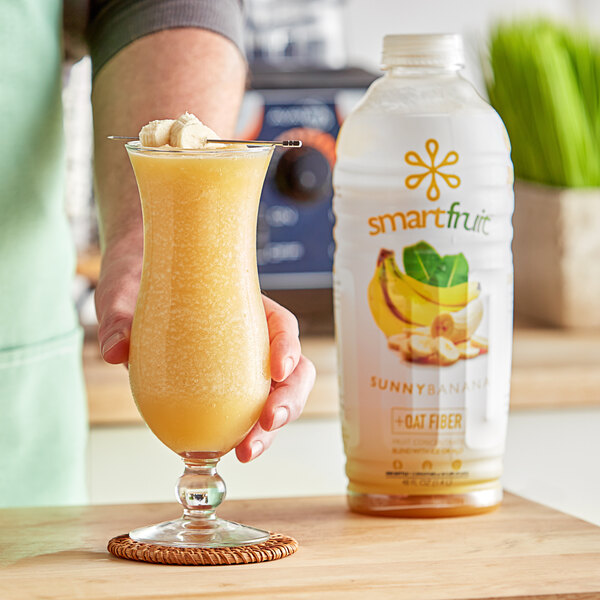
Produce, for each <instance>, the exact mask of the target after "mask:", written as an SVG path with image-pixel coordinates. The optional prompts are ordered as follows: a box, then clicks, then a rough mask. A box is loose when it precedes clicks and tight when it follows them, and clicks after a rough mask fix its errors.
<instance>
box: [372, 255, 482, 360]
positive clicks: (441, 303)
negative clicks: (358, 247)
mask: <svg viewBox="0 0 600 600" xmlns="http://www.w3.org/2000/svg"><path fill="white" fill-rule="evenodd" d="M464 279H467V277H466V276H465V277H464ZM480 291H481V286H480V285H479V283H478V282H476V281H468V280H467V281H461V282H460V283H458V284H456V285H451V286H447V287H442V286H435V285H430V284H429V283H425V282H423V281H419V280H417V279H415V278H414V277H411V276H410V275H408V274H406V273H403V272H402V271H401V270H400V269H399V268H398V265H397V263H396V258H395V253H394V251H392V250H386V249H383V248H382V249H381V251H380V252H379V256H378V258H377V266H376V268H375V273H374V274H373V278H372V279H371V281H370V283H369V287H368V301H369V308H370V310H371V314H372V316H373V319H374V321H375V323H376V324H377V326H378V327H379V329H380V330H381V331H382V332H383V333H384V335H385V336H386V337H387V339H388V348H389V349H390V350H391V351H393V352H396V353H398V354H399V355H400V356H401V357H402V358H403V359H404V360H408V361H413V362H421V363H423V364H431V365H438V366H450V365H452V364H454V363H456V362H457V361H458V360H461V359H463V360H466V359H470V358H475V357H476V356H479V355H480V354H482V353H485V352H487V340H486V339H485V338H483V337H481V336H475V335H474V334H475V332H476V331H477V329H478V327H479V325H480V324H481V321H482V319H483V314H484V307H483V303H482V302H481V300H480V299H479V294H480ZM471 338H473V342H472V343H471Z"/></svg>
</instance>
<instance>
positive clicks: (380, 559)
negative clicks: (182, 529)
mask: <svg viewBox="0 0 600 600" xmlns="http://www.w3.org/2000/svg"><path fill="white" fill-rule="evenodd" d="M220 514H221V516H223V517H225V518H229V519H234V520H238V521H241V522H244V523H248V524H252V525H255V526H257V527H261V528H264V529H269V530H271V531H278V532H281V533H285V534H287V535H291V536H293V537H294V538H296V539H297V540H298V542H299V543H300V548H299V550H298V551H297V552H296V553H295V554H294V555H292V556H290V557H287V558H284V559H281V560H278V561H274V562H271V563H262V564H254V565H234V566H219V567H178V566H165V565H152V564H145V563H137V562H132V561H127V560H121V559H117V558H115V557H113V556H111V555H110V554H109V553H108V552H107V551H106V544H107V542H108V540H109V539H110V538H112V537H113V536H115V535H118V534H121V533H125V532H126V531H128V530H129V529H130V528H134V527H138V526H141V525H145V524H148V523H153V522H158V521H162V520H166V519H171V518H173V517H176V516H178V510H177V507H176V505H175V504H173V505H169V504H153V505H142V506H135V505H122V506H94V507H84V508H48V509H14V510H12V509H11V510H8V509H5V510H0V562H1V563H2V566H1V567H0V598H2V599H7V600H25V599H27V600H31V599H36V600H37V599H40V600H41V599H44V600H75V599H82V598H85V599H86V600H109V599H110V600H116V599H119V598H126V599H128V600H135V599H142V598H143V599H145V600H150V599H184V598H185V599H187V598H190V599H191V598H212V599H215V598H219V599H220V598H223V599H237V598H239V599H246V598H248V599H252V598H256V599H259V598H260V599H263V598H285V599H288V598H289V599H292V600H294V599H310V600H320V599H325V600H329V599H348V598H350V599H353V598H361V599H365V598H367V599H370V598H377V599H379V598H394V599H401V600H434V599H435V600H484V599H485V600H491V599H503V600H506V599H510V600H517V599H522V600H525V599H527V600H598V598H600V528H598V527H596V526H594V525H591V524H589V523H586V522H584V521H580V520H577V519H575V518H573V517H570V516H567V515H565V514H563V513H559V512H556V511H554V510H552V509H549V508H546V507H543V506H541V505H539V504H534V503H532V502H528V501H526V500H524V499H522V498H519V497H517V496H513V495H507V496H506V498H505V501H504V504H503V505H502V507H501V508H500V509H499V510H497V511H496V512H494V513H490V514H487V515H481V516H476V517H460V518H455V519H407V520H405V519H386V518H381V517H367V516H362V515H357V514H353V513H350V512H348V510H347V509H346V506H345V500H344V498H342V497H324V498H286V499H277V500H252V501H231V502H225V504H224V505H223V507H222V510H221V511H220Z"/></svg>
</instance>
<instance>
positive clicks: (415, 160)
mask: <svg viewBox="0 0 600 600" xmlns="http://www.w3.org/2000/svg"><path fill="white" fill-rule="evenodd" d="M439 148H440V145H439V144H438V142H437V140H434V139H433V138H431V139H428V140H427V141H426V142H425V150H426V151H427V155H428V156H429V161H427V160H425V159H423V158H421V157H420V156H419V154H417V153H416V152H413V151H412V150H411V151H410V152H407V153H406V154H405V156H404V160H405V161H406V163H407V164H409V165H411V166H413V167H421V168H423V169H425V171H424V172H423V173H417V174H415V175H409V176H408V177H407V178H406V180H405V184H406V187H407V188H408V189H410V190H414V189H416V188H418V187H419V186H420V185H421V183H423V181H425V179H427V177H429V176H430V175H431V182H430V183H429V187H428V188H427V194H426V195H427V198H428V199H429V200H432V201H435V200H438V199H439V197H440V188H439V186H438V184H437V181H436V176H437V175H439V176H440V177H441V178H442V180H443V181H444V182H445V183H446V185H447V186H448V187H451V188H453V189H455V188H457V187H458V186H459V185H460V177H458V175H451V174H450V173H442V171H441V169H443V168H444V167H450V166H452V165H455V164H456V163H457V162H458V152H455V151H454V150H451V151H450V152H447V153H446V156H444V158H443V160H442V162H440V163H439V164H436V157H437V153H438V150H439Z"/></svg>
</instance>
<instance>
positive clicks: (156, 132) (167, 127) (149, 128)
mask: <svg viewBox="0 0 600 600" xmlns="http://www.w3.org/2000/svg"><path fill="white" fill-rule="evenodd" d="M173 123H175V120H174V119H162V120H158V121H151V122H150V123H148V125H144V126H143V127H142V129H141V130H140V133H139V138H140V142H141V144H142V146H146V148H157V147H158V146H165V145H166V144H168V143H169V139H170V136H171V126H172V125H173Z"/></svg>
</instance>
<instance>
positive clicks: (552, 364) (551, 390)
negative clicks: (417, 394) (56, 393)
mask: <svg viewBox="0 0 600 600" xmlns="http://www.w3.org/2000/svg"><path fill="white" fill-rule="evenodd" d="M302 347H303V351H304V353H305V354H306V355H307V356H308V358H310V359H311V360H312V361H313V362H314V363H315V366H316V367H317V381H316V383H315V387H314V389H313V391H312V393H311V395H310V397H309V399H308V402H307V405H306V409H305V411H304V414H303V418H310V417H331V416H335V415H337V414H338V387H337V386H338V384H337V363H336V350H335V342H334V339H333V337H331V336H312V337H311V336H307V337H304V338H303V340H302ZM83 360H84V373H85V379H86V384H87V390H88V402H89V410H90V422H91V423H92V425H119V424H132V423H141V419H140V416H139V414H138V412H137V410H136V408H135V405H134V403H133V400H132V399H131V393H130V391H129V381H128V377H127V371H126V370H125V368H123V367H122V366H114V365H107V364H106V363H104V361H103V360H102V358H101V357H100V352H99V350H98V345H97V343H96V342H95V340H94V339H92V337H91V336H90V337H89V338H88V339H87V341H86V344H85V348H84V352H83ZM599 366H600V332H598V331H593V330H591V331H565V330H557V329H542V328H536V327H532V326H518V327H517V328H516V329H515V336H514V350H513V371H512V391H511V409H513V410H518V409H529V408H565V407H575V406H600V368H599ZM599 600H600V599H599Z"/></svg>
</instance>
